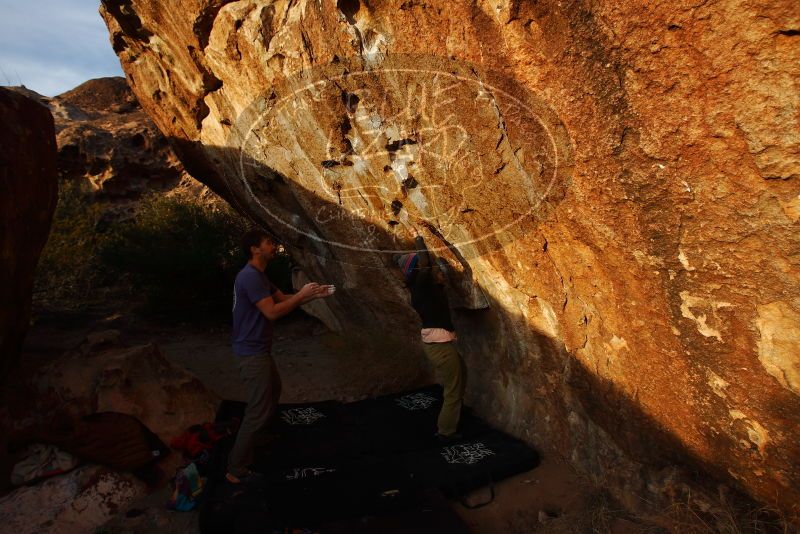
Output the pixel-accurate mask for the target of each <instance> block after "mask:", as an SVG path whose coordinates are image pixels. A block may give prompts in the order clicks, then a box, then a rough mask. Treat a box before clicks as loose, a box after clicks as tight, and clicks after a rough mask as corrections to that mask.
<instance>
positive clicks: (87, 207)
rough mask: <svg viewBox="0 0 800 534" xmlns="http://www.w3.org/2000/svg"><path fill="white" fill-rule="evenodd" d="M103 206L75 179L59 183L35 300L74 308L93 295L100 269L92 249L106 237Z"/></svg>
mask: <svg viewBox="0 0 800 534" xmlns="http://www.w3.org/2000/svg"><path fill="white" fill-rule="evenodd" d="M102 220H103V208H102V207H101V206H100V205H98V204H95V203H93V202H92V198H91V195H90V194H89V193H87V192H85V191H83V190H82V189H81V187H80V184H79V183H78V182H76V181H73V180H69V181H62V182H61V183H60V184H59V192H58V204H57V206H56V210H55V213H54V215H53V223H52V226H51V227H50V236H49V237H48V240H47V244H46V245H45V247H44V249H43V250H42V255H41V256H40V258H39V264H38V266H37V270H36V283H35V289H34V295H35V299H36V300H37V301H38V302H43V303H45V304H54V303H58V305H59V306H66V307H75V306H80V304H82V303H85V302H86V301H87V300H89V299H91V298H92V296H99V295H97V289H98V286H102V285H103V284H102V282H103V280H102V278H103V276H102V274H103V268H102V265H100V264H99V261H98V258H97V255H96V251H97V249H98V248H99V247H101V246H102V244H103V242H104V241H105V240H106V239H107V238H108V234H106V233H104V232H100V231H98V227H102Z"/></svg>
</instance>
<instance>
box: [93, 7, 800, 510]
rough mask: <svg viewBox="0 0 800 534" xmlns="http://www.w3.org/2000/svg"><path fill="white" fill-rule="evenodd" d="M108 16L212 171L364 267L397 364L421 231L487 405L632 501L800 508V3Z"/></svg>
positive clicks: (302, 236)
mask: <svg viewBox="0 0 800 534" xmlns="http://www.w3.org/2000/svg"><path fill="white" fill-rule="evenodd" d="M101 14H102V16H103V17H104V19H105V21H106V23H107V25H108V27H109V31H110V34H111V42H112V45H113V47H114V50H115V51H116V52H117V54H118V55H119V57H120V59H121V61H122V64H123V68H124V69H125V72H126V76H127V79H128V82H129V83H130V84H131V86H132V88H133V90H134V92H135V93H136V95H137V97H138V99H139V101H140V102H141V104H142V106H143V108H144V109H145V110H146V111H147V113H148V114H150V116H151V117H152V118H153V120H154V121H155V123H156V124H157V126H158V127H159V128H160V129H161V130H162V131H163V132H164V133H165V134H166V135H167V136H169V137H171V138H172V140H173V142H174V143H175V144H176V146H177V147H178V149H179V153H180V156H181V158H182V159H183V161H184V162H185V164H186V166H187V168H188V169H189V170H190V172H192V173H193V174H194V176H196V177H197V178H198V179H200V180H202V181H204V182H205V183H206V184H208V185H209V186H210V187H212V189H214V190H215V191H216V192H218V193H219V194H221V195H222V196H223V197H224V198H226V199H227V200H228V201H229V202H231V203H232V204H233V205H234V206H236V207H237V208H238V209H240V210H241V211H243V212H246V213H248V214H249V215H250V216H252V217H254V218H255V219H257V220H259V221H261V222H262V223H263V224H264V225H265V226H268V227H270V228H272V229H273V230H274V231H275V232H277V233H278V234H280V235H281V236H283V237H284V238H285V239H286V241H287V244H288V245H289V246H290V249H291V250H292V253H293V254H294V255H295V257H296V259H297V260H299V261H300V262H301V263H302V264H303V265H304V267H305V270H306V272H307V273H308V274H309V275H310V276H311V277H312V278H317V279H325V280H330V281H332V282H334V283H336V284H337V287H338V290H337V293H336V295H335V297H334V298H333V299H332V301H331V305H330V307H331V310H332V311H333V313H335V314H336V315H337V318H338V320H339V322H340V323H341V324H342V329H343V330H344V331H346V332H349V333H351V334H352V336H353V337H361V338H365V339H366V342H369V343H371V344H372V346H374V347H375V348H376V365H378V366H380V365H383V363H384V362H385V361H387V360H388V355H395V356H393V357H397V356H396V354H397V352H395V351H392V350H387V348H388V347H397V346H400V345H407V344H408V343H416V341H412V340H415V339H416V335H415V330H416V328H418V326H417V323H416V319H415V316H414V315H413V312H411V310H410V308H409V306H408V305H407V303H406V296H405V293H404V290H403V288H402V287H401V286H400V284H399V282H398V281H397V280H396V278H395V277H393V276H392V273H391V272H390V269H391V260H390V256H391V252H392V251H402V250H404V249H407V248H408V246H409V244H410V240H411V230H412V228H413V227H417V228H419V229H421V230H422V231H423V233H424V235H425V236H426V239H427V241H428V243H429V244H430V245H431V247H432V248H434V249H435V250H436V251H437V253H438V254H439V255H440V256H441V257H443V258H444V259H445V260H446V261H447V262H448V263H449V265H450V267H451V274H450V276H451V280H452V282H453V284H452V286H453V288H454V293H453V300H454V302H455V303H457V304H458V305H459V306H460V307H461V308H462V310H461V311H459V312H457V316H456V322H457V328H458V330H459V336H460V345H461V348H462V351H463V352H464V354H465V357H466V359H467V362H468V366H469V368H470V373H471V374H470V384H469V387H468V393H467V395H468V400H469V402H470V403H471V404H472V405H473V406H475V407H476V408H477V410H478V411H480V412H481V413H482V414H483V415H485V416H487V417H489V418H490V419H491V420H493V421H494V422H495V423H496V424H498V425H501V426H502V427H504V428H505V429H507V430H509V431H511V432H513V433H515V434H517V435H519V436H521V437H523V438H525V439H527V440H529V441H530V442H532V443H534V444H536V445H537V446H539V447H541V448H543V449H544V450H545V451H550V452H552V453H563V454H564V455H565V456H566V457H567V458H568V459H569V460H570V461H572V462H573V463H574V464H575V465H576V466H577V467H578V468H580V469H581V470H582V471H584V472H587V473H590V474H591V475H592V476H594V477H596V478H598V479H600V480H602V481H603V482H604V483H605V484H607V485H609V486H610V487H612V488H614V489H615V490H616V492H617V495H619V496H621V497H623V498H624V499H626V502H627V504H628V505H632V506H633V505H637V504H640V503H641V502H642V500H643V499H646V500H649V501H650V502H655V503H662V502H665V500H668V499H670V498H676V497H679V496H680V495H679V492H680V491H682V490H681V488H682V486H681V485H680V484H679V483H678V482H677V481H680V480H682V476H679V475H680V471H681V470H685V471H686V472H690V473H691V472H696V473H705V474H710V475H711V476H712V477H714V478H716V479H718V480H722V481H726V482H727V483H729V484H731V485H733V486H734V487H737V488H739V489H743V490H745V491H746V492H747V493H749V494H750V495H752V496H754V497H755V498H757V499H758V500H760V501H763V502H767V503H770V504H775V505H777V506H778V507H780V508H781V509H782V510H784V511H786V512H789V513H796V512H797V509H796V506H797V504H796V503H797V502H800V446H798V443H800V397H799V395H800V350H799V349H800V284H799V283H798V282H800V276H799V275H800V270H799V269H798V263H800V256H799V255H798V250H799V249H798V246H799V245H800V240H798V237H797V228H798V220H800V196H799V195H798V193H800V191H798V178H800V159H798V155H799V154H800V128H798V126H800V125H799V124H798V123H799V122H800V113H799V111H798V110H799V109H800V106H799V105H800V91H798V87H797V80H798V79H800V61H797V59H798V57H800V39H798V34H799V33H800V5H799V4H797V3H796V2H792V1H789V0H779V1H777V2H747V3H745V2H740V1H738V0H720V1H717V2H706V3H690V2H677V3H676V2H655V3H654V2H642V1H636V0H631V1H626V2H606V1H602V0H601V1H598V2H586V1H569V2H563V1H562V2H555V1H550V0H547V1H544V2H537V3H528V2H519V1H509V0H500V1H497V2H486V1H483V0H478V1H477V2H445V1H444V0H430V1H425V2H420V1H415V0H395V1H388V0H387V1H382V2H375V1H361V2H359V1H358V0H339V1H338V2H333V1H332V0H322V1H320V2H309V1H304V0H299V1H291V0H286V1H251V0H241V1H233V2H231V1H224V0H165V1H164V2H160V3H158V4H154V3H151V2H145V1H144V0H116V1H111V0H106V1H104V2H103V6H102V8H101ZM402 354H403V355H404V356H403V357H404V358H405V361H406V362H407V366H408V368H409V369H411V368H413V367H415V366H417V365H418V362H419V359H420V356H419V355H418V354H416V353H415V352H414V351H409V350H407V349H406V350H404V351H403V353H402ZM676 466H683V468H678V467H676ZM704 476H705V475H700V477H699V478H704ZM659 497H661V498H662V500H659Z"/></svg>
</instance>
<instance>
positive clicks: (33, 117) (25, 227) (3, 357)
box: [0, 88, 58, 384]
mask: <svg viewBox="0 0 800 534" xmlns="http://www.w3.org/2000/svg"><path fill="white" fill-rule="evenodd" d="M0 124H2V128H0V384H2V383H3V382H5V381H6V379H7V378H8V377H9V372H10V371H11V369H13V367H14V365H16V363H17V361H18V359H19V354H20V349H21V347H22V340H23V338H24V336H25V332H26V330H27V329H28V321H29V320H30V316H31V291H32V290H33V279H34V274H35V272H36V264H37V263H38V262H39V255H40V254H41V252H42V248H43V247H44V244H45V243H46V242H47V236H48V235H49V234H50V222H51V221H52V219H53V212H54V211H55V208H56V200H57V196H58V181H57V175H56V139H55V131H54V128H53V117H52V115H51V114H50V111H49V110H48V109H47V108H46V107H45V106H43V105H41V104H40V103H38V102H36V101H35V100H31V99H30V98H27V97H25V96H23V95H20V94H17V93H14V92H12V91H9V90H7V89H3V88H0Z"/></svg>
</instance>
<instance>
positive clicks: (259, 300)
mask: <svg viewBox="0 0 800 534" xmlns="http://www.w3.org/2000/svg"><path fill="white" fill-rule="evenodd" d="M242 248H243V250H244V251H245V253H247V254H248V255H249V257H250V260H249V261H248V262H247V265H245V266H244V268H243V269H242V270H241V271H239V274H238V275H236V282H235V283H234V285H233V336H232V337H233V352H234V354H236V359H237V363H238V365H239V373H240V375H241V377H242V381H243V383H244V386H245V389H246V391H247V394H248V401H247V408H246V409H245V413H244V418H243V419H242V424H241V426H240V427H239V433H238V434H237V436H236V443H235V444H234V445H233V449H232V450H231V454H230V456H229V458H228V472H227V474H226V478H227V479H228V481H229V482H232V483H234V484H239V483H241V482H244V481H247V480H248V479H250V478H253V477H254V476H255V475H254V473H253V472H252V471H250V469H249V467H248V466H249V465H250V464H251V463H252V461H253V446H254V443H255V438H256V436H257V435H258V434H259V433H260V432H261V431H263V430H264V429H265V428H266V426H267V425H268V424H269V423H270V421H271V420H272V418H273V417H274V416H275V414H276V412H277V408H278V400H279V398H280V395H281V379H280V376H279V375H278V369H277V368H276V367H275V361H274V360H273V359H272V355H271V349H272V322H273V321H274V320H276V319H278V318H279V317H283V316H284V315H286V314H287V313H289V312H291V311H292V310H294V309H295V308H297V307H298V306H299V305H301V304H304V303H306V302H310V301H312V300H314V299H318V298H322V297H327V296H330V295H331V294H333V286H325V285H320V284H316V283H310V284H306V285H304V286H303V287H302V288H301V289H300V291H298V292H297V293H295V294H293V295H284V294H283V293H281V291H280V290H279V289H278V288H277V287H275V285H274V284H273V283H272V282H270V281H269V279H268V278H267V275H265V274H264V269H265V268H266V267H267V263H269V261H270V260H271V259H272V258H273V257H274V256H275V250H276V248H277V247H276V244H275V241H274V239H273V238H272V237H271V236H270V235H269V234H267V233H266V232H264V231H262V230H250V231H249V232H247V233H246V234H245V235H244V236H243V237H242Z"/></svg>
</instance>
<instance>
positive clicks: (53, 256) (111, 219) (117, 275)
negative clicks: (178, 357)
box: [36, 181, 292, 323]
mask: <svg viewBox="0 0 800 534" xmlns="http://www.w3.org/2000/svg"><path fill="white" fill-rule="evenodd" d="M114 209H115V207H114V205H112V204H108V203H105V204H104V203H99V202H96V201H95V200H94V197H93V196H92V195H91V194H90V193H87V192H85V191H82V190H81V187H80V185H79V184H78V183H77V182H74V181H70V182H63V183H62V184H61V188H60V192H59V202H58V206H57V208H56V213H55V216H54V219H53V225H52V228H51V232H50V237H49V240H48V242H47V245H46V246H45V248H44V250H43V252H42V256H41V259H40V262H39V268H38V271H37V280H36V291H37V293H36V296H37V301H38V302H39V303H40V304H42V305H44V306H45V307H47V306H53V305H55V306H56V307H59V308H81V307H84V306H86V305H90V304H98V303H101V304H102V303H107V302H109V301H113V302H128V303H132V304H133V305H134V306H135V307H138V309H139V311H141V312H144V314H145V315H149V316H154V317H157V318H159V319H160V320H166V321H171V322H184V321H187V322H194V323H197V322H205V321H209V322H218V321H228V320H230V313H231V303H232V290H233V280H234V278H235V276H236V273H237V272H238V271H239V270H240V269H241V268H242V267H243V266H244V264H245V262H246V261H247V258H245V257H244V256H243V255H242V253H241V252H240V251H239V238H240V237H241V235H242V234H243V233H244V231H245V230H246V229H247V228H248V227H249V226H250V224H249V222H248V221H247V220H246V219H245V218H243V217H242V216H240V215H239V214H238V213H236V212H235V211H234V210H233V209H231V208H230V207H227V206H222V207H213V208H212V207H207V206H202V205H199V204H196V203H194V202H191V201H189V200H186V199H181V198H178V197H164V196H158V195H155V194H154V195H150V196H146V197H144V198H142V199H141V200H140V201H139V202H138V205H137V211H136V213H135V215H134V216H133V217H132V218H130V219H128V220H120V217H119V216H118V215H114ZM267 275H268V276H269V277H270V280H272V281H273V282H274V283H275V284H276V285H277V286H278V287H279V288H280V289H281V290H282V291H283V292H285V293H288V292H290V291H291V287H292V284H291V261H290V258H289V256H288V255H286V254H280V255H278V257H276V258H275V260H274V261H272V262H271V263H270V265H269V266H268V267H267ZM139 305H141V306H139Z"/></svg>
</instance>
